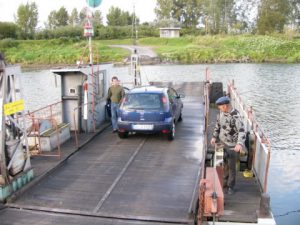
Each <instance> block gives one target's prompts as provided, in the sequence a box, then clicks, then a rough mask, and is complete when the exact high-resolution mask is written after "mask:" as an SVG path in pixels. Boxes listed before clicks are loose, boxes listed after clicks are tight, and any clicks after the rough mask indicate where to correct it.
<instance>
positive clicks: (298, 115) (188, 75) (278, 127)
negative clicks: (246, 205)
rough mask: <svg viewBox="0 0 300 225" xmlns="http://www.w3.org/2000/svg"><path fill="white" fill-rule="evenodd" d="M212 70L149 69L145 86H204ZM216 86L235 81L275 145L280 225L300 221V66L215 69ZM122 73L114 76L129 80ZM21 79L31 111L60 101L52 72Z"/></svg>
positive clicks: (275, 205)
mask: <svg viewBox="0 0 300 225" xmlns="http://www.w3.org/2000/svg"><path fill="white" fill-rule="evenodd" d="M206 67H207V65H155V66H143V67H142V69H141V73H142V79H143V81H147V80H159V81H202V80H203V79H204V73H205V69H206ZM209 68H210V70H211V71H212V80H213V81H222V82H223V83H224V85H225V84H226V83H227V82H228V80H231V79H234V80H235V83H236V86H237V88H238V91H239V93H240V94H241V96H242V98H243V100H244V101H245V103H246V104H247V105H251V106H253V108H254V110H255V115H256V118H257V120H258V122H259V123H260V124H261V125H262V127H263V128H264V131H265V132H266V133H267V134H268V136H269V137H270V139H271V142H272V156H271V165H270V174H269V181H268V191H269V193H270V195H271V207H272V211H273V214H274V216H275V219H276V223H277V224H278V225H299V223H300V222H299V221H300V205H299V204H298V202H299V200H300V176H299V174H300V162H299V161H298V160H300V85H299V84H300V64H293V65H287V64H215V65H209ZM128 71H129V69H128V68H127V67H117V68H115V69H114V71H113V74H114V75H117V76H120V77H121V76H122V74H128ZM23 75H24V76H23V77H22V79H21V82H22V85H23V95H24V98H25V102H26V108H27V109H28V110H30V111H32V110H34V109H37V108H40V107H41V106H45V105H47V104H50V103H54V102H56V101H59V100H60V79H59V77H56V76H54V75H53V74H51V73H50V72H49V71H36V72H35V71H31V72H24V73H23Z"/></svg>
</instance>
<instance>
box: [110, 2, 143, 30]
mask: <svg viewBox="0 0 300 225" xmlns="http://www.w3.org/2000/svg"><path fill="white" fill-rule="evenodd" d="M133 18H134V15H133V14H130V13H129V12H127V11H122V10H121V9H120V8H118V7H113V6H112V7H110V9H109V12H108V14H107V15H106V19H107V25H108V26H127V25H132V24H133ZM135 20H136V23H137V24H138V23H139V18H137V17H136V18H135Z"/></svg>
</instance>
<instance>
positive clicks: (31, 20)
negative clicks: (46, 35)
mask: <svg viewBox="0 0 300 225" xmlns="http://www.w3.org/2000/svg"><path fill="white" fill-rule="evenodd" d="M37 23H38V8H37V5H36V3H35V2H32V3H30V4H29V3H26V5H24V4H21V5H20V6H19V8H18V11H17V19H16V24H17V25H18V30H19V36H20V38H25V39H27V38H32V37H33V36H34V33H35V29H36V26H37Z"/></svg>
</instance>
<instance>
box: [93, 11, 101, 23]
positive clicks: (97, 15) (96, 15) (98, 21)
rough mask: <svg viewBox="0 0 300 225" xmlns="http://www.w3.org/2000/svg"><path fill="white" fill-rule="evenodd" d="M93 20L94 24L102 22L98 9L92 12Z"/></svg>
mask: <svg viewBox="0 0 300 225" xmlns="http://www.w3.org/2000/svg"><path fill="white" fill-rule="evenodd" d="M93 22H94V24H95V25H102V24H103V18H102V14H101V11H100V10H96V11H95V13H94V19H93Z"/></svg>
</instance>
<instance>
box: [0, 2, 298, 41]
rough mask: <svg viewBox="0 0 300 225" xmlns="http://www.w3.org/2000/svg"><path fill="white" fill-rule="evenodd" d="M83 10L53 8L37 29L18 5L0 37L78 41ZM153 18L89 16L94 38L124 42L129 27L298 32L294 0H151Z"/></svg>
mask: <svg viewBox="0 0 300 225" xmlns="http://www.w3.org/2000/svg"><path fill="white" fill-rule="evenodd" d="M87 13H89V12H88V10H87V8H83V9H81V10H80V11H78V10H77V8H74V9H73V10H72V11H71V13H70V14H69V13H68V11H67V10H66V8H65V7H61V8H60V9H58V10H53V11H51V12H50V14H49V15H48V20H47V22H46V23H45V24H44V28H43V29H38V28H37V25H38V15H39V12H38V7H37V5H36V3H35V2H32V3H26V4H21V5H20V6H19V7H18V10H17V14H16V20H15V23H9V22H0V39H4V38H13V39H51V38H58V37H73V38H80V39H81V38H83V29H82V26H83V25H84V23H85V22H86V15H87ZM155 14H156V19H155V21H152V22H149V23H143V24H140V20H139V18H137V17H136V16H135V15H134V14H133V13H129V12H128V11H123V10H121V9H120V8H118V7H113V6H112V7H111V8H110V9H109V12H108V14H107V15H106V20H107V25H106V26H104V25H103V17H102V14H101V11H100V10H95V11H94V12H93V16H92V18H93V24H94V32H95V38H96V39H115V38H130V37H132V36H133V24H136V25H137V27H138V34H139V36H143V37H145V36H158V35H159V33H158V28H159V27H166V26H168V27H170V26H175V27H181V28H182V31H181V34H182V35H185V34H189V35H199V34H203V35H204V34H235V33H256V34H271V33H283V32H284V31H285V29H292V30H296V31H299V23H300V2H299V0H247V1H245V0H157V3H156V7H155Z"/></svg>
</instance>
